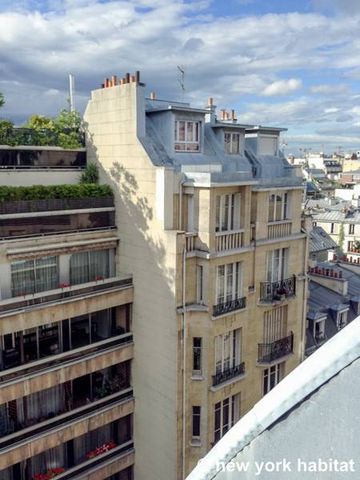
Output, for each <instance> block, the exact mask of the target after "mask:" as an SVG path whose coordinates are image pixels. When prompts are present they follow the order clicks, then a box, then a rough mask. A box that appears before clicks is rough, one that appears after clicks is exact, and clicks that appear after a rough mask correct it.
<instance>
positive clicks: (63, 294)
mask: <svg viewBox="0 0 360 480" xmlns="http://www.w3.org/2000/svg"><path fill="white" fill-rule="evenodd" d="M132 284H133V280H132V276H131V275H129V276H125V277H124V278H119V277H113V278H106V279H104V280H96V281H94V282H88V283H81V284H79V285H71V286H69V287H64V288H57V289H56V290H48V291H46V292H39V293H34V294H29V295H25V296H24V297H21V298H19V297H13V298H8V299H6V300H2V301H0V315H1V313H3V312H6V313H7V314H9V313H10V312H14V311H15V312H16V310H23V309H28V308H32V307H34V306H36V305H45V304H48V303H54V302H56V303H60V302H61V301H66V300H69V299H76V297H79V296H83V295H87V296H88V295H92V294H94V293H97V292H102V291H106V290H111V289H114V288H119V287H130V286H132Z"/></svg>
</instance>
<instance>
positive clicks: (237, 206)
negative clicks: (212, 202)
mask: <svg viewBox="0 0 360 480" xmlns="http://www.w3.org/2000/svg"><path fill="white" fill-rule="evenodd" d="M215 208H216V220H215V231H216V232H231V231H233V230H239V229H240V214H241V194H240V193H228V194H225V195H216V207H215Z"/></svg>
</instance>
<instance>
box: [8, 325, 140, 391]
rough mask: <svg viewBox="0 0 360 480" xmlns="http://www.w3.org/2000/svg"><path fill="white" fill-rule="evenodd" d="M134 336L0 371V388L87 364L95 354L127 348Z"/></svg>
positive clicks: (112, 338)
mask: <svg viewBox="0 0 360 480" xmlns="http://www.w3.org/2000/svg"><path fill="white" fill-rule="evenodd" d="M132 341H133V335H132V333H131V332H126V333H123V334H121V335H116V336H113V337H110V338H106V339H105V340H101V341H99V342H94V343H89V344H88V345H84V346H83V347H79V348H74V349H72V350H68V351H67V352H62V353H58V354H56V355H51V356H49V357H45V358H42V359H41V360H35V361H30V362H28V363H25V364H22V365H19V366H17V367H12V368H9V369H6V370H2V371H0V387H4V386H5V385H6V384H10V383H14V382H19V381H23V380H25V379H26V377H29V376H30V375H42V374H44V373H47V372H48V371H50V370H53V369H56V368H58V367H59V368H66V367H68V366H71V365H73V364H75V363H78V362H79V361H80V360H81V362H85V361H86V360H88V359H90V358H93V356H94V355H95V354H101V353H106V352H107V351H108V350H113V349H114V348H117V347H120V346H122V347H125V346H126V345H129V344H131V343H132Z"/></svg>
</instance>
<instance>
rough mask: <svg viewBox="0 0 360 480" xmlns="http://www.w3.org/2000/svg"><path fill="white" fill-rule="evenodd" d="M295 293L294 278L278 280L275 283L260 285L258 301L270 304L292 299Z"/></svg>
mask: <svg viewBox="0 0 360 480" xmlns="http://www.w3.org/2000/svg"><path fill="white" fill-rule="evenodd" d="M295 293H296V276H295V275H293V276H292V277H290V278H285V279H283V280H278V281H276V282H261V283H260V300H261V301H265V302H272V301H274V300H283V299H285V298H288V297H293V296H294V295H295Z"/></svg>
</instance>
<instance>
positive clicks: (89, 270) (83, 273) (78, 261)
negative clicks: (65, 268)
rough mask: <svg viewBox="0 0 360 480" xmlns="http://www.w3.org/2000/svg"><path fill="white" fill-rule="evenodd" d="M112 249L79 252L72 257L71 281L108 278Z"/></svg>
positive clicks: (73, 282)
mask: <svg viewBox="0 0 360 480" xmlns="http://www.w3.org/2000/svg"><path fill="white" fill-rule="evenodd" d="M109 255H110V250H98V251H90V252H79V253H74V254H73V255H71V258H70V283H71V284H72V285H78V284H79V283H86V282H92V281H94V280H100V279H103V278H108V277H109V275H110V272H109Z"/></svg>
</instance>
